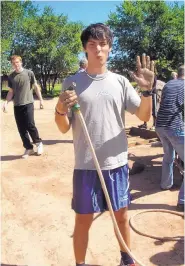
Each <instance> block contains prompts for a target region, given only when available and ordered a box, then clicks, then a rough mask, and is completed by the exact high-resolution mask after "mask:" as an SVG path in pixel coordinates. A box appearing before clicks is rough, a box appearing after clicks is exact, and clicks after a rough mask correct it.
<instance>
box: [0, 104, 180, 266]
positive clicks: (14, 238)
mask: <svg viewBox="0 0 185 266" xmlns="http://www.w3.org/2000/svg"><path fill="white" fill-rule="evenodd" d="M56 100H57V99H52V100H46V101H45V108H44V110H39V109H38V106H39V103H38V102H37V101H36V102H35V120H36V125H37V127H38V129H39V132H40V135H41V137H42V139H43V143H44V154H43V155H42V156H40V157H38V156H31V157H29V158H28V159H27V160H24V159H22V158H21V154H22V153H23V151H24V149H23V147H22V143H21V140H20V137H19V134H18V132H17V128H16V125H15V121H14V117H13V106H12V103H10V104H9V112H8V113H6V114H2V142H1V143H2V158H1V159H2V166H1V170H2V179H1V185H2V186H1V192H2V203H1V207H2V220H1V221H2V225H1V229H2V254H1V265H3V266H26V265H27V266H74V265H75V263H74V255H73V248H72V234H73V226H74V212H73V211H72V210H71V195H72V172H73V162H74V156H73V142H72V134H71V131H70V132H69V133H67V134H65V135H63V134H61V133H60V132H59V130H58V128H57V127H56V125H55V122H54V107H55V104H56ZM138 124H141V122H140V121H139V120H138V119H137V118H136V117H135V116H132V115H129V114H127V116H126V127H130V126H133V125H138ZM129 153H130V161H131V162H134V161H138V160H139V161H141V162H144V164H145V170H144V171H143V172H142V173H140V174H135V175H132V176H130V180H131V189H132V191H131V193H132V198H133V200H132V204H131V205H130V210H129V216H130V217H131V216H132V215H134V214H136V213H138V212H140V211H142V210H148V209H167V210H175V207H176V204H177V196H178V190H179V187H180V184H181V177H180V175H179V174H178V171H177V170H175V183H176V185H177V189H176V190H174V191H161V190H160V188H159V182H160V172H161V161H162V156H163V152H162V148H161V147H158V148H157V147H155V148H154V147H151V146H150V145H142V146H136V147H132V148H130V149H129ZM136 224H137V228H138V229H139V230H141V231H142V232H146V233H150V234H155V235H157V236H182V235H183V219H182V218H181V217H178V216H175V215H172V214H167V213H155V212H154V213H148V214H141V215H140V216H138V218H137V220H136ZM131 246H132V252H133V253H134V254H135V255H136V257H137V258H138V259H139V260H140V261H142V262H143V264H144V265H146V266H150V265H158V266H165V265H169V266H176V265H178V266H180V265H183V262H184V258H183V243H182V242H178V241H169V242H162V241H157V240H154V239H151V238H147V237H144V236H141V235H138V234H137V233H135V232H134V231H132V230H131ZM86 258H87V259H86V261H87V263H89V265H91V266H93V265H94V266H95V265H96V266H117V265H118V264H119V260H120V256H119V247H118V244H117V241H116V238H115V236H114V231H113V226H112V222H111V219H110V216H109V214H108V213H107V212H106V213H104V214H102V215H101V216H100V217H98V219H96V220H95V221H94V222H93V225H92V228H91V230H90V241H89V246H88V250H87V257H86Z"/></svg>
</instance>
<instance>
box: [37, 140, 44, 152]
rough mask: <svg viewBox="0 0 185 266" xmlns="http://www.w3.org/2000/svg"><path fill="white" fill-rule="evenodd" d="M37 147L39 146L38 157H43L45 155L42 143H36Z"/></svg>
mask: <svg viewBox="0 0 185 266" xmlns="http://www.w3.org/2000/svg"><path fill="white" fill-rule="evenodd" d="M36 146H37V155H41V154H42V153H43V143H42V142H39V143H36Z"/></svg>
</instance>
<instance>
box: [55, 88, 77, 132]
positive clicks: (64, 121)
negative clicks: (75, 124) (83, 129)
mask: <svg viewBox="0 0 185 266" xmlns="http://www.w3.org/2000/svg"><path fill="white" fill-rule="evenodd" d="M75 103H77V96H76V93H75V91H69V90H66V91H65V92H62V93H61V94H60V97H59V99H58V103H57V105H56V112H55V122H56V124H57V126H58V128H59V130H60V131H61V132H62V133H66V132H68V131H69V129H70V127H71V122H70V120H69V118H68V116H67V112H68V109H69V108H71V107H72V106H73V105H74V104H75Z"/></svg>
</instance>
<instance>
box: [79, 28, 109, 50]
mask: <svg viewBox="0 0 185 266" xmlns="http://www.w3.org/2000/svg"><path fill="white" fill-rule="evenodd" d="M91 38H92V39H95V40H102V39H106V40H107V42H108V44H109V47H112V42H113V33H112V31H111V30H110V28H109V27H108V26H106V25H105V24H103V23H96V24H91V25H89V26H88V27H87V28H86V29H84V30H83V31H82V34H81V42H82V45H83V47H84V48H85V47H86V44H87V42H88V40H89V39H91Z"/></svg>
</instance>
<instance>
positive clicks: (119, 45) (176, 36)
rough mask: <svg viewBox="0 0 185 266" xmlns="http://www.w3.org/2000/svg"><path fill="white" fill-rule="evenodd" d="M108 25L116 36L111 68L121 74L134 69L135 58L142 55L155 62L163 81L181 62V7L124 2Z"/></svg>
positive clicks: (158, 3) (182, 60)
mask: <svg viewBox="0 0 185 266" xmlns="http://www.w3.org/2000/svg"><path fill="white" fill-rule="evenodd" d="M107 24H108V25H109V26H110V27H111V29H112V30H113V32H114V36H115V43H114V46H113V58H112V60H111V61H110V65H111V67H112V68H115V69H117V70H118V71H119V72H121V73H124V74H128V70H133V69H134V63H135V58H136V56H137V55H141V54H142V53H146V54H147V55H149V56H150V57H151V59H152V60H156V62H157V65H156V66H157V72H158V74H159V75H160V76H161V78H162V79H166V78H167V77H168V75H169V71H171V70H172V69H177V67H178V65H179V64H182V63H183V62H184V51H183V49H184V48H183V47H184V42H183V40H184V29H183V25H184V5H181V6H179V5H178V3H175V4H170V5H169V4H166V3H165V1H124V2H123V3H122V4H121V5H119V6H118V7H117V10H116V12H115V13H111V14H110V16H109V20H108V21H107Z"/></svg>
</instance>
